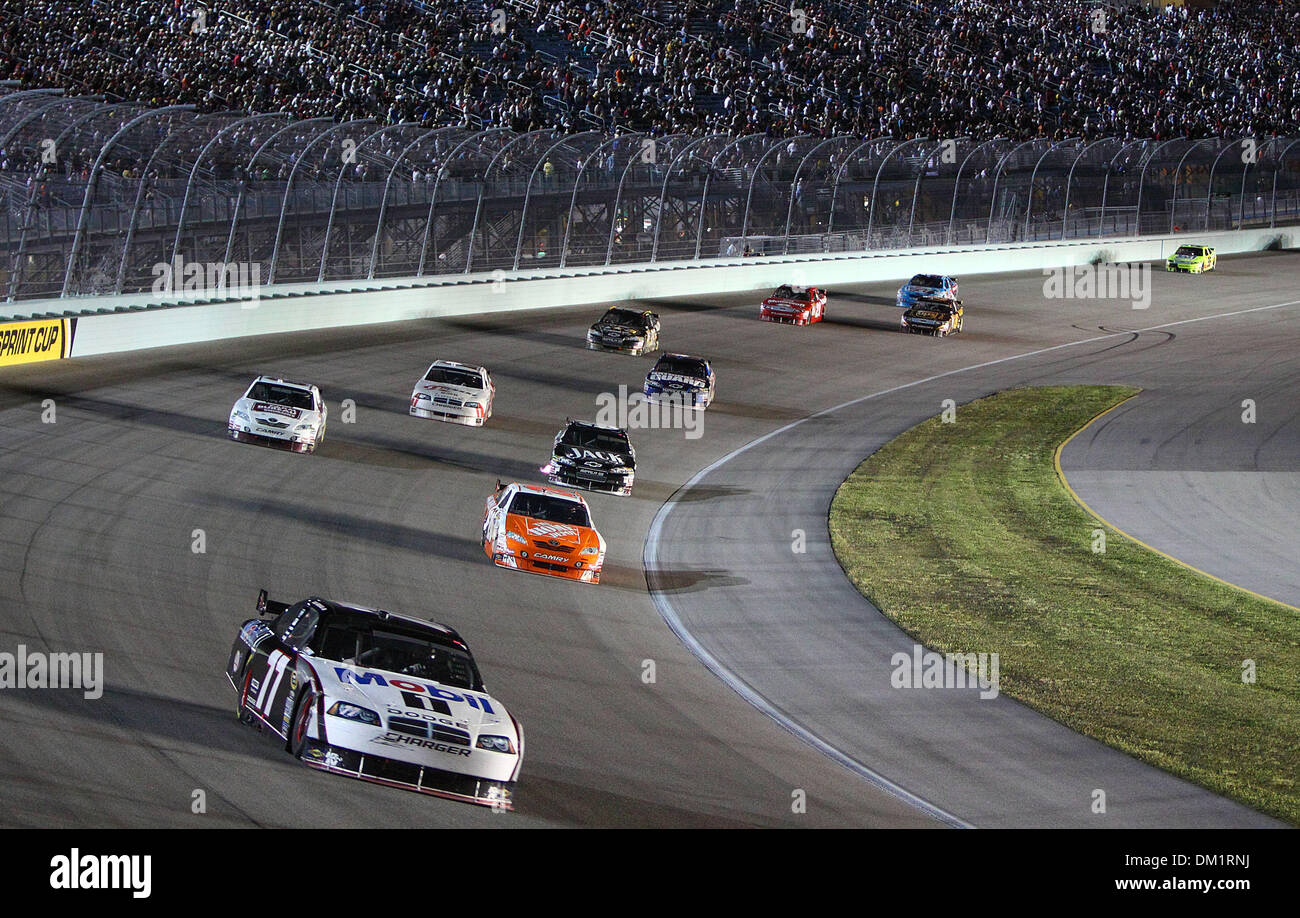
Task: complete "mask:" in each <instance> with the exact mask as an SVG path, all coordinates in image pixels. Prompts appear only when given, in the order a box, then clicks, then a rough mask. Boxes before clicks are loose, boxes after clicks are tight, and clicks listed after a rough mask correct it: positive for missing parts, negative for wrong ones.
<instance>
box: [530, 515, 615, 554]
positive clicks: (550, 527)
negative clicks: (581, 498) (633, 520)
mask: <svg viewBox="0 0 1300 918" xmlns="http://www.w3.org/2000/svg"><path fill="white" fill-rule="evenodd" d="M506 528H507V529H509V530H510V531H511V532H514V533H515V534H516V535H521V536H523V537H524V538H525V539H527V540H528V544H529V545H530V546H533V545H534V543H536V542H545V543H546V544H547V545H550V546H552V547H555V548H565V549H568V550H569V551H576V550H578V549H580V548H601V547H603V543H602V541H601V538H600V534H599V533H597V532H596V530H594V529H592V528H591V527H589V526H571V525H568V524H567V523H548V522H547V521H545V520H539V519H534V518H533V517H531V516H520V515H519V514H518V513H507V514H506Z"/></svg>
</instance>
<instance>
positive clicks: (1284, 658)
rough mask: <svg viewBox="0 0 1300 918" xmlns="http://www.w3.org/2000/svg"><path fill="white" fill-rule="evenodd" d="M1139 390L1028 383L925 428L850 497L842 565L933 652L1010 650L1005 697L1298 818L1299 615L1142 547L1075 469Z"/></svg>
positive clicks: (840, 529)
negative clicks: (1074, 447)
mask: <svg viewBox="0 0 1300 918" xmlns="http://www.w3.org/2000/svg"><path fill="white" fill-rule="evenodd" d="M1137 391H1138V390H1136V389H1131V388H1127V387H1121V386H1063V387H1041V388H1026V389H1013V390H1009V391H1006V392H1000V393H998V394H996V395H993V396H990V397H988V398H984V399H980V400H979V401H976V402H972V403H970V404H968V405H963V406H960V407H959V408H958V409H957V412H956V419H955V421H954V422H953V423H947V424H945V423H943V422H942V420H941V417H936V418H932V419H930V420H928V421H925V422H924V423H922V424H919V425H917V426H916V427H913V428H912V429H911V430H909V431H907V432H906V433H904V434H903V435H902V436H900V437H898V438H897V439H895V440H893V441H891V442H890V443H888V444H886V445H885V446H884V447H883V448H882V449H880V450H879V451H878V452H876V453H875V454H873V455H872V456H870V457H868V458H867V460H866V461H865V462H863V463H862V464H861V465H860V466H858V468H857V469H856V470H855V471H854V472H853V474H852V475H850V476H849V478H848V480H847V481H845V482H844V484H843V485H842V486H841V487H840V489H839V492H838V493H837V494H836V495H835V499H834V501H833V502H832V504H831V513H830V530H831V541H832V544H833V545H834V548H835V554H836V556H837V557H838V558H839V561H840V564H841V565H843V567H844V570H845V571H846V572H847V573H848V575H849V577H850V579H852V581H853V582H854V584H856V585H857V587H858V589H859V590H861V591H862V593H863V594H864V595H865V596H866V597H867V598H868V599H870V600H871V602H872V603H874V604H875V605H876V607H877V608H879V609H880V610H881V611H882V612H884V613H885V614H886V615H887V616H889V617H890V618H891V619H893V620H894V621H895V622H897V623H898V624H899V625H900V626H901V627H902V628H903V629H904V630H905V631H906V632H907V633H908V634H909V635H911V636H912V637H914V638H915V639H916V640H917V641H919V642H921V643H923V644H925V645H926V646H928V647H930V648H933V649H935V650H938V651H941V652H952V653H978V652H993V651H996V652H997V653H998V654H999V662H1000V664H1001V672H1000V687H1001V691H1002V692H1003V693H1005V694H1007V695H1010V696H1012V697H1014V698H1017V699H1019V700H1020V701H1022V702H1024V703H1026V704H1028V705H1030V706H1031V707H1033V708H1035V709H1037V710H1039V711H1041V712H1043V713H1044V714H1046V715H1048V716H1049V717H1052V718H1054V719H1055V720H1058V721H1060V722H1061V723H1063V724H1066V725H1067V726H1069V727H1071V728H1072V729H1074V730H1077V731H1079V732H1081V733H1085V734H1087V735H1088V736H1092V737H1095V738H1096V739H1099V740H1101V741H1102V742H1104V743H1108V744H1109V745H1111V746H1114V747H1115V748H1116V749H1121V750H1123V751H1124V752H1127V753H1129V754H1130V755H1133V756H1135V757H1137V758H1139V759H1141V760H1143V761H1145V762H1149V763H1150V764H1152V765H1156V766H1158V767H1160V768H1163V769H1165V770H1167V771H1170V772H1172V773H1174V774H1176V775H1180V776H1182V777H1184V778H1187V779H1189V780H1191V781H1195V782H1196V783H1198V784H1201V785H1203V786H1204V787H1207V788H1209V789H1211V790H1213V791H1216V792H1218V793H1221V794H1225V795H1227V796H1229V797H1233V798H1235V799H1236V800H1239V801H1241V802H1242V803H1245V804H1247V805H1249V806H1252V807H1255V808H1256V809H1259V810H1262V811H1264V812H1266V813H1271V814H1273V815H1275V816H1278V817H1281V818H1283V819H1286V820H1288V821H1290V822H1292V823H1296V824H1300V786H1298V785H1297V778H1298V777H1300V775H1298V772H1300V613H1298V612H1296V611H1295V610H1293V609H1291V608H1289V607H1287V606H1284V605H1282V604H1279V603H1275V602H1272V601H1270V600H1267V599H1264V598H1262V597H1257V596H1255V595H1253V594H1249V593H1247V592H1245V591H1243V590H1239V589H1237V588H1235V587H1232V586H1230V585H1228V584H1225V583H1222V582H1219V581H1216V580H1213V579H1211V578H1210V577H1208V576H1206V575H1202V574H1199V573H1197V572H1195V571H1192V570H1189V569H1188V568H1186V567H1184V566H1182V565H1181V564H1178V563H1177V562H1175V561H1173V560H1171V559H1169V558H1166V557H1163V556H1161V555H1159V554H1156V553H1155V552H1153V551H1150V550H1148V549H1147V548H1145V547H1143V546H1142V545H1139V544H1137V543H1136V542H1133V541H1131V540H1130V539H1128V538H1125V537H1124V536H1123V535H1122V534H1120V533H1119V532H1117V531H1116V530H1114V529H1112V528H1110V527H1109V526H1105V525H1103V524H1102V523H1100V522H1099V521H1098V520H1097V519H1096V518H1094V517H1093V516H1091V515H1090V514H1089V513H1088V512H1087V511H1085V510H1084V509H1083V507H1081V506H1080V505H1079V504H1078V503H1077V502H1076V501H1075V499H1074V498H1073V497H1072V495H1071V492H1070V491H1069V490H1068V489H1067V487H1066V485H1065V484H1064V482H1063V481H1062V480H1061V479H1060V477H1059V476H1058V475H1057V470H1056V463H1055V457H1056V451H1057V449H1058V447H1059V446H1060V445H1061V444H1062V443H1064V442H1065V441H1066V440H1067V439H1069V438H1070V437H1071V436H1072V435H1073V434H1075V433H1076V432H1077V431H1079V430H1081V429H1082V428H1084V427H1086V426H1087V425H1088V424H1089V422H1090V421H1091V420H1092V419H1093V418H1095V417H1097V416H1098V415H1099V414H1102V413H1104V412H1105V411H1107V410H1109V409H1110V408H1112V407H1114V406H1115V405H1118V404H1119V403H1120V402H1123V401H1124V400H1126V399H1128V398H1130V397H1132V396H1133V395H1134V394H1136V392H1137ZM1098 529H1101V530H1104V532H1105V539H1106V541H1105V546H1104V548H1105V551H1104V552H1098V551H1094V547H1095V546H1096V542H1097V539H1096V536H1095V534H1094V531H1095V530H1098ZM1247 660H1253V661H1254V664H1255V680H1256V681H1255V682H1254V683H1253V684H1251V683H1247V682H1246V681H1244V680H1243V671H1244V667H1245V665H1246V663H1245V661H1247ZM990 742H996V739H995V738H991V739H990ZM1089 802H1090V801H1089V800H1080V802H1079V805H1080V806H1087V805H1088V804H1089ZM1114 803H1115V801H1112V804H1114Z"/></svg>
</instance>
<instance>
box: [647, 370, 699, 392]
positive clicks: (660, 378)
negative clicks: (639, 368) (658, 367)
mask: <svg viewBox="0 0 1300 918" xmlns="http://www.w3.org/2000/svg"><path fill="white" fill-rule="evenodd" d="M650 378H651V379H652V380H654V381H655V382H679V383H682V384H684V385H687V386H693V387H695V388H696V389H703V388H704V387H705V386H706V385H707V383H705V381H704V380H702V379H697V378H696V377H694V376H682V375H681V374H680V373H651V374H650Z"/></svg>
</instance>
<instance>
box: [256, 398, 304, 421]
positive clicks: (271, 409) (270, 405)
mask: <svg viewBox="0 0 1300 918" xmlns="http://www.w3.org/2000/svg"><path fill="white" fill-rule="evenodd" d="M253 410H254V411H260V412H262V413H264V414H279V415H283V416H284V417H286V418H298V417H301V416H302V411H300V410H299V409H297V408H290V407H289V406H288V405H277V404H275V403H274V402H254V403H253Z"/></svg>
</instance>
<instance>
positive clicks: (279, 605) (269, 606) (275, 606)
mask: <svg viewBox="0 0 1300 918" xmlns="http://www.w3.org/2000/svg"><path fill="white" fill-rule="evenodd" d="M287 608H289V603H287V602H276V601H275V600H274V599H268V598H267V595H266V590H258V591H257V614H258V615H273V616H274V615H279V614H281V613H282V612H284V610H285V609H287Z"/></svg>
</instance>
